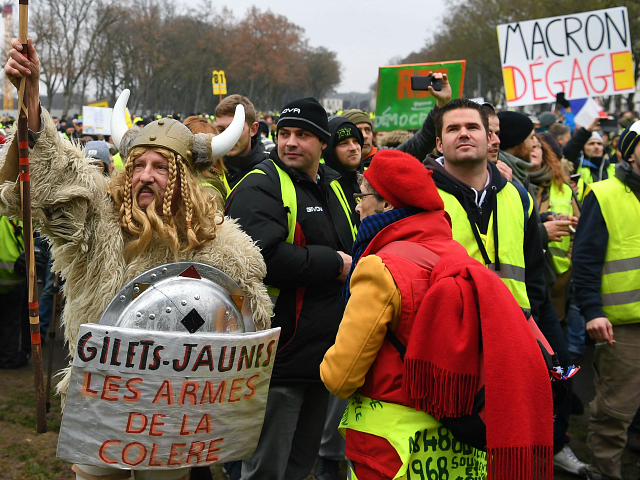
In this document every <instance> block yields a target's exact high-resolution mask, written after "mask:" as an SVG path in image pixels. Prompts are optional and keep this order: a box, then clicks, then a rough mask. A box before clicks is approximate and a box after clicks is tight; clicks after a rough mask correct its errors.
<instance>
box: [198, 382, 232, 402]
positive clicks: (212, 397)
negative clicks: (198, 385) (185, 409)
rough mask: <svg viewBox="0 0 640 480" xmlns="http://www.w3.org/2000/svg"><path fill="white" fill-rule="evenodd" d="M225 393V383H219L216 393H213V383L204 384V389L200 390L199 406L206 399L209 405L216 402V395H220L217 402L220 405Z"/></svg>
mask: <svg viewBox="0 0 640 480" xmlns="http://www.w3.org/2000/svg"><path fill="white" fill-rule="evenodd" d="M226 391H227V381H226V380H223V381H222V382H220V385H218V389H217V390H216V393H215V394H214V393H213V382H209V381H208V382H206V383H205V385H204V388H203V389H202V397H200V405H204V403H205V402H206V401H207V398H208V399H209V403H215V402H216V398H218V395H220V399H219V400H218V403H222V402H223V401H224V393H225V392H226Z"/></svg>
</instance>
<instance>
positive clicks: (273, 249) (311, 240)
mask: <svg viewBox="0 0 640 480" xmlns="http://www.w3.org/2000/svg"><path fill="white" fill-rule="evenodd" d="M270 158H271V159H273V161H274V162H275V163H276V164H277V165H278V166H279V167H280V168H282V169H283V170H284V171H285V172H287V173H288V174H289V176H290V177H291V179H292V180H293V184H294V187H295V189H296V197H297V208H298V212H297V222H298V224H299V228H300V229H299V230H298V229H296V232H297V237H298V238H300V235H299V234H300V233H301V234H302V236H303V240H304V241H303V242H297V243H302V244H303V245H304V246H297V244H296V245H291V244H289V243H286V238H287V235H288V227H287V213H286V211H285V209H284V206H283V204H282V193H281V190H280V180H279V177H278V174H277V171H276V169H275V167H274V165H273V163H272V161H271V160H266V161H264V162H262V163H261V164H260V165H258V168H259V169H261V170H263V171H265V172H266V173H267V175H261V174H259V173H255V174H252V175H249V176H248V177H246V178H245V179H244V180H243V181H242V182H240V184H239V185H238V186H237V188H236V189H235V190H234V191H233V192H232V194H231V195H230V196H229V198H228V199H227V208H226V213H227V215H229V216H230V217H232V218H236V219H238V223H240V225H241V226H242V228H243V230H244V231H245V232H247V233H248V234H249V235H250V236H251V238H253V239H254V240H255V241H256V242H257V244H258V246H259V247H260V248H261V250H262V255H263V256H264V260H265V262H266V264H267V276H266V278H265V283H266V284H267V285H270V286H273V287H277V288H280V289H281V291H280V295H279V297H278V301H277V303H276V306H275V315H274V317H273V319H272V325H273V326H274V327H281V328H282V332H281V334H280V342H279V344H278V354H277V356H276V361H275V365H274V369H273V376H272V380H271V381H272V382H274V383H292V382H320V363H321V362H322V359H323V357H324V354H325V352H326V351H327V349H328V348H329V347H330V346H331V345H333V343H334V342H335V337H336V333H337V332H338V326H339V325H340V321H341V320H342V314H343V312H344V306H343V305H342V304H341V302H340V301H339V296H340V291H341V288H342V283H340V282H338V281H337V280H336V278H337V277H338V275H339V273H340V270H341V268H342V266H343V265H342V259H341V258H340V256H339V255H338V253H337V251H343V252H345V253H347V254H349V255H351V249H352V245H353V237H352V235H351V230H350V227H349V223H348V221H347V218H346V216H345V213H344V210H343V209H342V206H341V205H340V202H339V201H338V198H337V197H336V196H335V194H334V193H333V190H332V189H331V187H330V185H329V184H330V182H331V181H332V180H337V179H338V178H339V175H338V174H337V173H336V172H335V171H334V170H332V169H331V168H329V167H327V166H326V165H322V164H321V165H320V168H319V170H318V173H319V175H320V180H319V181H318V183H317V184H316V182H314V181H313V180H312V179H311V178H309V177H308V176H307V175H304V174H302V173H300V172H298V171H296V170H294V169H291V168H289V167H287V166H286V165H285V164H284V163H283V162H282V161H281V160H280V158H278V152H277V149H274V150H272V151H271V156H270ZM352 221H353V220H352ZM296 306H298V308H300V313H299V316H298V318H297V319H296Z"/></svg>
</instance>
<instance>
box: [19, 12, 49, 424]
mask: <svg viewBox="0 0 640 480" xmlns="http://www.w3.org/2000/svg"><path fill="white" fill-rule="evenodd" d="M28 27H29V0H20V27H19V30H18V36H19V38H20V43H22V54H23V55H24V56H25V58H26V57H27V55H28V45H27V37H28ZM27 98H28V96H27V77H25V76H23V77H22V78H21V79H20V90H19V91H18V110H19V114H18V158H19V164H20V166H19V171H20V193H21V196H22V224H23V238H24V246H25V250H26V251H25V263H26V267H27V288H28V294H29V296H28V301H29V327H30V332H31V361H32V363H33V380H34V382H35V389H36V425H37V430H38V433H45V432H46V431H47V409H46V400H45V394H44V370H43V365H42V344H41V343H40V316H39V313H38V279H37V277H36V261H35V254H34V252H33V228H32V225H31V181H30V179H29V123H28V122H29V110H28V109H27Z"/></svg>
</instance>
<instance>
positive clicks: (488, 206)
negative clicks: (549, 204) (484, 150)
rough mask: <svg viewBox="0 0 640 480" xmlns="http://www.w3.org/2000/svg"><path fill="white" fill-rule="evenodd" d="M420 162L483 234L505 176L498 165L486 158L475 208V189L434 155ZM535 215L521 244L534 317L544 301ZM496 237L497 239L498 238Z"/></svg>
mask: <svg viewBox="0 0 640 480" xmlns="http://www.w3.org/2000/svg"><path fill="white" fill-rule="evenodd" d="M424 164H425V166H426V167H427V169H429V170H433V180H434V181H435V183H436V186H437V187H438V188H440V189H442V190H444V191H445V192H447V193H450V194H451V195H453V196H455V197H456V198H457V199H458V201H459V202H460V204H461V205H462V206H463V207H464V209H465V211H466V212H467V216H468V218H469V220H470V221H471V222H474V223H475V224H476V225H477V226H478V230H479V232H480V233H481V234H486V233H487V230H488V228H489V219H490V217H491V213H492V212H493V211H494V210H495V209H496V208H497V202H496V201H495V199H496V195H497V194H498V192H500V190H502V189H503V188H504V187H505V186H506V185H507V183H508V180H507V179H506V178H504V177H502V176H501V175H500V171H499V170H498V167H496V166H495V165H494V164H493V163H491V162H487V164H488V165H489V168H490V169H491V183H490V185H489V187H488V189H487V195H486V197H485V200H484V202H483V204H482V205H483V208H478V207H477V206H476V200H475V199H476V194H475V192H474V191H473V190H472V189H471V188H470V187H469V186H467V185H466V184H464V183H462V182H461V181H459V180H458V179H457V178H455V177H454V176H453V175H451V174H449V173H448V172H447V171H446V170H445V169H444V167H443V166H441V165H440V164H439V163H438V162H436V157H435V156H433V155H429V156H428V157H427V158H426V160H425V161H424ZM521 188H522V187H521ZM537 217H538V215H536V214H535V211H534V213H532V214H531V215H530V216H529V221H528V223H527V225H526V231H525V234H524V245H523V251H524V265H525V284H526V287H527V296H528V297H529V303H530V304H531V313H532V315H533V317H534V318H535V319H536V320H538V319H539V312H540V307H541V306H542V304H543V303H544V301H545V283H544V262H545V259H544V251H543V249H542V242H541V240H540V234H539V232H538V218H537ZM496 237H497V236H496ZM497 241H498V242H499V238H498V240H497ZM496 251H497V249H496Z"/></svg>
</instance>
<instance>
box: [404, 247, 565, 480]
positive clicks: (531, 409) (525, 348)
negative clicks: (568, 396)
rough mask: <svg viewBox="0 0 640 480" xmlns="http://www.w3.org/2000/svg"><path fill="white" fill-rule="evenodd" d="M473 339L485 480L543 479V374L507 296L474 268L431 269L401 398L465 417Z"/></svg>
mask: <svg viewBox="0 0 640 480" xmlns="http://www.w3.org/2000/svg"><path fill="white" fill-rule="evenodd" d="M478 315H479V316H478ZM481 338H482V353H483V354H484V379H485V399H486V406H485V408H486V416H485V423H486V427H487V468H488V478H490V479H491V480H501V479H505V480H511V479H514V478H517V479H519V480H528V479H538V478H546V479H551V478H552V477H553V468H552V465H553V400H552V395H551V384H550V380H549V374H548V372H547V369H546V366H545V363H544V360H543V357H542V354H541V352H540V348H539V347H538V345H537V343H536V340H535V338H534V336H533V334H532V333H531V330H530V328H529V326H528V325H527V321H526V319H525V317H524V314H523V313H522V310H521V309H520V307H519V306H518V304H517V302H516V301H515V299H514V298H513V295H512V294H511V292H510V291H509V289H508V288H507V287H506V286H505V284H504V283H503V282H502V280H500V278H498V276H497V275H496V274H495V273H493V272H491V271H490V270H489V269H488V268H486V267H485V266H483V265H481V264H480V263H479V262H477V261H476V260H474V259H472V258H470V257H468V256H461V255H452V256H447V257H443V258H442V259H441V260H440V261H439V262H438V263H437V264H436V266H435V268H434V269H433V272H432V274H431V277H430V279H429V290H428V291H427V294H426V296H425V298H424V300H423V301H422V304H421V306H420V308H419V310H418V312H417V316H416V318H415V322H414V324H413V327H412V329H411V338H410V340H409V344H408V346H407V353H406V356H405V361H404V368H405V370H404V377H403V385H402V387H403V393H404V394H405V396H406V397H407V398H411V399H413V400H414V401H415V404H416V408H417V409H419V410H423V411H425V412H427V413H429V414H430V415H433V416H434V417H436V418H442V417H443V416H446V417H454V418H456V417H460V416H463V415H469V414H471V412H472V407H473V401H474V397H475V394H476V392H477V391H478V387H479V385H478V382H479V380H480V368H481V363H480V341H481V340H480V339H481Z"/></svg>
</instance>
